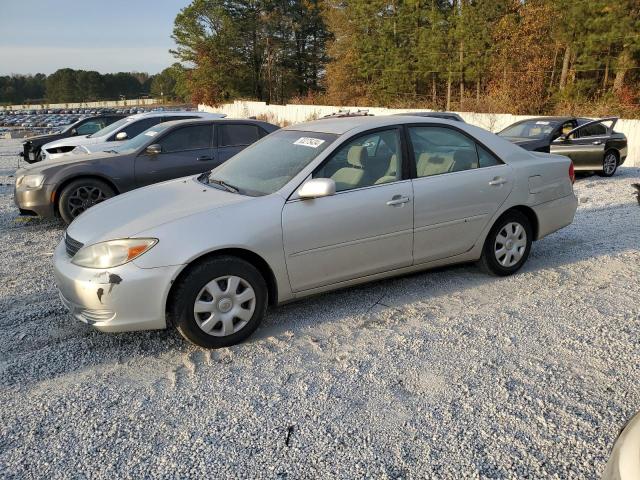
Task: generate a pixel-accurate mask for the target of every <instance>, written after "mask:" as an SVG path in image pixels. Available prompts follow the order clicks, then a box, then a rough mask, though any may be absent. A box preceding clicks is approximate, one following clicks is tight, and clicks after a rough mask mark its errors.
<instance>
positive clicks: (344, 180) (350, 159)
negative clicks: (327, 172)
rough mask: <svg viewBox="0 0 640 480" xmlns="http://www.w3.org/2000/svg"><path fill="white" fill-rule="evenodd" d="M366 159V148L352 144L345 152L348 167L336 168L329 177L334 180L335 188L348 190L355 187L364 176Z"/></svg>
mask: <svg viewBox="0 0 640 480" xmlns="http://www.w3.org/2000/svg"><path fill="white" fill-rule="evenodd" d="M367 160H368V156H367V149H366V148H365V147H361V146H359V145H354V146H352V147H351V148H349V151H348V152H347V163H348V164H349V165H350V166H349V167H343V168H340V169H338V170H337V171H336V172H335V173H334V174H333V175H331V178H332V179H333V181H334V182H336V190H337V191H341V190H348V189H351V188H357V187H359V186H360V183H361V182H362V178H363V177H364V173H365V171H364V169H365V166H366V162H367Z"/></svg>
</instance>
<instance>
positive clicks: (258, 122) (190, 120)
mask: <svg viewBox="0 0 640 480" xmlns="http://www.w3.org/2000/svg"><path fill="white" fill-rule="evenodd" d="M217 122H225V123H236V122H239V123H245V124H246V123H250V124H253V125H260V126H269V127H276V128H277V125H272V124H270V123H267V122H263V121H262V120H255V119H252V118H220V117H214V118H188V119H185V120H171V121H169V122H162V123H159V124H158V125H155V126H156V127H158V126H162V127H166V128H168V127H172V126H174V125H187V124H188V125H192V124H195V125H197V124H199V123H205V124H206V123H217Z"/></svg>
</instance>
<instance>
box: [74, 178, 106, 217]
mask: <svg viewBox="0 0 640 480" xmlns="http://www.w3.org/2000/svg"><path fill="white" fill-rule="evenodd" d="M106 199H107V195H106V194H105V193H104V192H103V191H102V189H100V188H99V187H95V186H91V185H87V186H82V187H78V188H77V189H76V190H75V191H74V192H73V193H72V194H71V195H69V200H68V201H67V204H68V206H69V212H70V213H71V216H72V217H73V218H75V217H77V216H78V215H80V214H81V213H82V212H84V211H85V210H87V209H88V208H91V207H93V206H94V205H95V204H97V203H100V202H102V201H104V200H106Z"/></svg>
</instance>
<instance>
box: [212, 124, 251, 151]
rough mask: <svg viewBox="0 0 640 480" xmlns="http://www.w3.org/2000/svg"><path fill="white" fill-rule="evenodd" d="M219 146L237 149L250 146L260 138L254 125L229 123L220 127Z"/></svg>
mask: <svg viewBox="0 0 640 480" xmlns="http://www.w3.org/2000/svg"><path fill="white" fill-rule="evenodd" d="M219 131H220V146H221V147H238V146H244V145H251V144H252V143H253V142H255V141H256V140H258V138H260V135H259V134H258V127H256V126H255V125H248V124H244V125H243V124H241V123H236V124H233V123H230V124H226V125H220V127H219Z"/></svg>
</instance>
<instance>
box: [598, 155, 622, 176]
mask: <svg viewBox="0 0 640 480" xmlns="http://www.w3.org/2000/svg"><path fill="white" fill-rule="evenodd" d="M617 169H618V155H617V154H616V152H614V151H612V150H609V151H608V152H606V153H605V154H604V159H603V160H602V170H601V171H600V172H598V174H599V175H600V176H602V177H612V176H613V175H614V173H616V170H617Z"/></svg>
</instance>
